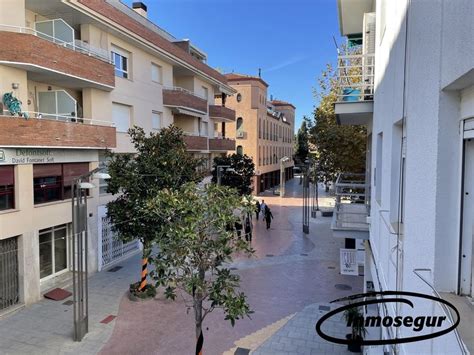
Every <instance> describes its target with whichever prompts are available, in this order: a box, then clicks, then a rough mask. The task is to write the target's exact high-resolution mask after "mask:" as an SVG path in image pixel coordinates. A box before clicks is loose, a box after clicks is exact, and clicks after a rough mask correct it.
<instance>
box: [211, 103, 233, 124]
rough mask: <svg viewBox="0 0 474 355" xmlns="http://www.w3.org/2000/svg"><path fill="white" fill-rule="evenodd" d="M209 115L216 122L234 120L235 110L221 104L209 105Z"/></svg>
mask: <svg viewBox="0 0 474 355" xmlns="http://www.w3.org/2000/svg"><path fill="white" fill-rule="evenodd" d="M209 117H210V118H212V119H213V120H214V121H215V122H234V121H235V111H234V110H232V109H230V108H228V107H225V106H219V105H209Z"/></svg>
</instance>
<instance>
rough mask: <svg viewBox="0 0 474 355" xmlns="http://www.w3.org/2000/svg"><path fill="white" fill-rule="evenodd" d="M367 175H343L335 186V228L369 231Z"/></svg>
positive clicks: (338, 178)
mask: <svg viewBox="0 0 474 355" xmlns="http://www.w3.org/2000/svg"><path fill="white" fill-rule="evenodd" d="M367 191H368V189H367V183H366V182H365V174H356V173H342V174H339V176H338V177H337V180H336V183H335V185H334V192H335V196H336V205H335V208H334V214H335V215H336V216H335V217H336V218H335V223H336V224H335V227H336V228H342V229H349V230H361V231H368V230H369V225H368V223H367V216H368V215H369V211H370V205H369V198H368V195H367Z"/></svg>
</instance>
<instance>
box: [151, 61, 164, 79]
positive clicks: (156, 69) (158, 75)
mask: <svg viewBox="0 0 474 355" xmlns="http://www.w3.org/2000/svg"><path fill="white" fill-rule="evenodd" d="M151 80H152V81H154V82H155V83H159V84H162V83H163V68H162V67H161V66H160V65H158V64H154V63H151Z"/></svg>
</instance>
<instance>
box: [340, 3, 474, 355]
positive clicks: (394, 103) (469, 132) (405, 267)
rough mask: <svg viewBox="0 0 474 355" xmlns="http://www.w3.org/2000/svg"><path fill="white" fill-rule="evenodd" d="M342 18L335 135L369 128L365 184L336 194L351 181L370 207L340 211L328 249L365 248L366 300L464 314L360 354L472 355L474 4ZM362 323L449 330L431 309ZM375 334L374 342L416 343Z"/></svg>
mask: <svg viewBox="0 0 474 355" xmlns="http://www.w3.org/2000/svg"><path fill="white" fill-rule="evenodd" d="M337 6H338V14H339V28H340V31H341V35H342V36H345V37H346V38H347V44H348V46H347V47H348V52H347V53H341V55H340V56H339V57H338V67H337V68H338V69H337V70H338V73H337V75H338V81H339V89H340V90H339V92H338V99H337V102H336V105H335V111H336V114H337V117H338V120H339V122H340V124H343V125H359V124H363V125H365V126H366V127H367V131H368V136H367V147H368V149H367V171H366V174H365V176H363V177H362V178H361V177H360V176H359V177H358V178H357V177H354V176H351V174H345V176H341V177H340V180H339V183H340V184H339V188H340V192H343V183H344V182H348V181H349V183H352V184H353V186H352V188H354V190H353V191H356V190H355V189H359V190H358V191H359V192H360V191H361V189H362V190H365V204H362V203H358V204H354V203H345V204H344V203H339V204H338V205H337V206H336V210H335V212H336V213H335V214H334V221H333V231H334V237H343V238H356V239H357V240H359V241H361V240H362V241H364V243H365V272H364V274H365V275H364V278H365V288H366V290H375V291H387V290H391V291H396V290H399V291H414V292H420V293H423V294H427V295H441V297H442V298H444V299H446V300H448V301H450V302H452V303H453V304H454V305H455V306H456V307H457V309H458V310H459V312H460V314H461V318H460V319H461V323H460V326H459V327H458V328H457V330H456V331H452V332H450V333H448V334H445V335H443V336H440V337H436V338H432V339H430V340H424V341H417V342H412V343H406V344H397V345H386V346H370V347H364V349H365V350H364V351H365V353H368V354H382V353H401V354H427V353H442V354H465V353H467V350H469V351H471V352H473V351H474V342H473V337H472V327H473V323H474V321H473V319H474V318H473V315H474V314H473V307H472V299H473V296H474V295H473V292H474V290H473V288H474V254H473V253H474V248H473V242H474V239H473V230H474V229H473V227H474V224H473V222H474V220H473V217H474V214H473V211H474V200H473V191H472V189H473V181H474V179H473V177H474V176H473V174H474V170H473V166H474V163H473V162H474V149H473V147H474V143H473V142H474V141H473V140H472V138H473V137H474V135H473V132H474V131H473V121H474V56H473V54H474V41H473V35H474V22H473V17H472V15H473V13H474V3H473V2H472V1H470V0H458V1H448V0H437V1H421V0H401V1H388V0H362V1H350V0H338V1H337ZM348 173H350V172H348ZM337 185H338V184H336V191H337V189H338V186H337ZM339 201H341V200H339ZM359 202H360V200H359ZM350 213H352V214H350ZM367 312H368V313H371V312H373V313H378V314H380V315H387V314H388V315H392V316H393V315H401V316H413V317H416V316H418V315H425V316H430V315H441V316H446V317H447V319H449V315H448V314H447V313H448V312H447V311H446V310H444V309H442V308H441V307H440V306H439V304H438V305H437V306H433V305H432V304H430V303H429V302H428V303H422V302H420V303H419V304H418V303H417V304H415V305H414V307H413V308H411V307H409V306H407V305H400V304H398V306H397V305H396V304H394V303H390V304H387V306H386V307H382V306H380V307H378V308H375V309H374V308H370V307H369V308H368V310H367ZM453 317H454V319H456V317H455V316H453ZM382 328H383V329H380V328H379V329H378V330H377V331H380V332H379V333H378V334H373V333H372V334H369V336H371V337H372V338H374V337H378V338H381V339H393V338H395V337H398V338H406V337H408V336H413V335H420V334H421V333H417V334H416V332H413V331H412V330H408V329H406V328H405V327H398V328H396V327H382ZM465 346H467V348H468V349H466V348H465Z"/></svg>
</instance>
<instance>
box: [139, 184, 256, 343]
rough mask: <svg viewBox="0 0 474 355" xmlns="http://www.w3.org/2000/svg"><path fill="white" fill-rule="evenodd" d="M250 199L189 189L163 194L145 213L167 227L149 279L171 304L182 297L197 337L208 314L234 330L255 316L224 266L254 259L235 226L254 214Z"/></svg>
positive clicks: (214, 189) (220, 189) (226, 191)
mask: <svg viewBox="0 0 474 355" xmlns="http://www.w3.org/2000/svg"><path fill="white" fill-rule="evenodd" d="M249 201H253V200H252V197H251V196H249V197H244V198H242V197H241V196H239V195H238V194H237V193H236V191H235V190H234V189H231V188H228V187H225V186H217V185H215V184H209V185H208V186H206V187H204V188H203V189H198V188H197V187H196V184H192V183H189V184H185V185H183V186H182V187H181V188H180V189H174V190H172V189H165V190H162V191H160V192H158V194H157V195H156V197H155V198H153V199H151V200H150V202H149V204H148V206H147V211H146V212H145V213H147V214H149V215H151V217H150V218H152V219H156V218H157V219H160V220H164V221H166V223H165V224H164V225H163V227H162V228H160V230H159V231H158V232H157V239H156V240H157V246H158V248H157V252H156V255H153V257H152V258H151V262H152V263H153V265H154V266H155V270H154V271H152V272H151V273H150V275H151V276H152V277H153V278H154V280H155V281H156V286H157V287H158V286H162V287H163V288H164V294H165V296H166V297H167V298H169V299H175V298H176V297H177V296H178V295H181V296H183V298H184V299H185V301H186V302H187V307H189V308H193V309H194V313H195V323H196V335H197V336H198V335H199V333H200V330H201V325H202V321H203V320H204V318H205V317H206V315H207V314H208V313H209V312H212V311H213V310H214V309H216V308H221V309H222V310H223V312H224V314H225V319H227V320H229V321H230V322H231V324H232V325H234V323H235V321H236V320H238V319H241V318H243V317H245V316H249V315H250V314H251V313H252V311H251V310H250V307H249V305H248V303H247V300H246V296H245V295H244V294H243V293H242V292H239V290H238V288H239V276H238V275H235V274H232V272H231V270H230V269H229V268H228V267H227V266H226V265H228V263H230V262H231V261H232V256H233V254H234V253H249V254H250V253H252V252H253V250H252V249H251V247H250V245H249V244H248V243H247V242H246V241H245V240H244V239H241V238H238V237H237V235H236V233H235V231H234V228H233V227H234V223H235V222H236V221H237V220H238V218H240V216H239V215H240V214H242V215H246V214H247V213H253V212H254V209H255V207H254V204H253V203H249Z"/></svg>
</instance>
